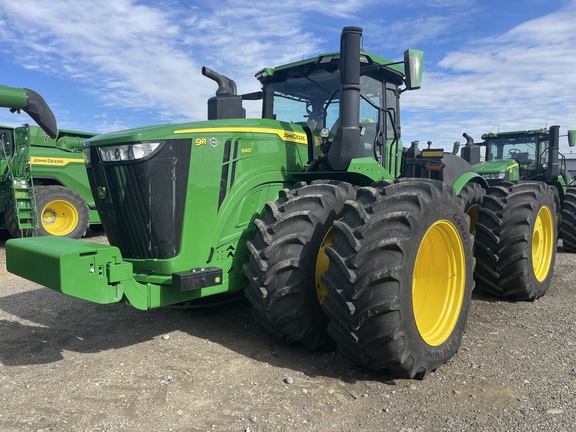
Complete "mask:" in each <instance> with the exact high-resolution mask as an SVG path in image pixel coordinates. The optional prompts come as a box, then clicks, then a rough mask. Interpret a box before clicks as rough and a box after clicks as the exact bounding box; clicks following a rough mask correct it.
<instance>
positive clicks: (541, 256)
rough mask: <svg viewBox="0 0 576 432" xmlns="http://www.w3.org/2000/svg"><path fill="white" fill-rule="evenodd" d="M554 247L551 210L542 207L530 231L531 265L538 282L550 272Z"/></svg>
mask: <svg viewBox="0 0 576 432" xmlns="http://www.w3.org/2000/svg"><path fill="white" fill-rule="evenodd" d="M554 247H555V245H554V223H553V220H552V212H551V211H550V209H549V208H548V207H542V208H541V209H540V211H539V212H538V216H536V222H535V223H534V232H533V233H532V267H533V269H534V276H536V279H538V282H542V281H543V280H544V279H546V276H548V273H549V272H550V266H551V263H552V257H553V255H554Z"/></svg>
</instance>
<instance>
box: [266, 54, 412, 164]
mask: <svg viewBox="0 0 576 432" xmlns="http://www.w3.org/2000/svg"><path fill="white" fill-rule="evenodd" d="M404 58H405V60H404V62H391V61H389V60H386V59H384V58H382V57H379V56H376V55H373V54H369V53H366V52H363V51H361V52H360V59H359V60H360V61H359V62H358V61H356V62H354V63H356V64H353V65H352V67H356V68H358V67H359V72H360V73H359V83H358V84H359V94H357V95H354V96H353V97H357V98H358V102H356V101H355V100H352V101H350V100H348V99H347V95H346V94H345V92H346V90H342V88H343V87H342V85H343V83H342V80H343V79H344V80H346V77H344V76H341V73H340V68H339V62H340V61H350V62H351V63H352V60H353V58H350V59H349V60H348V58H346V60H345V55H340V53H327V54H322V55H320V56H318V57H315V58H311V59H307V60H303V61H300V62H295V63H290V64H287V65H284V66H278V67H275V68H265V69H262V70H261V71H259V72H258V73H257V74H256V78H257V79H258V80H259V81H260V82H261V83H262V94H263V107H262V108H263V109H262V117H263V118H266V119H273V120H279V121H284V122H288V123H293V124H298V125H300V126H302V128H303V129H304V132H305V133H306V134H307V136H308V142H309V152H308V153H309V154H308V156H309V163H308V166H307V168H306V169H307V170H308V171H324V170H326V171H329V170H338V169H346V168H345V167H344V166H345V163H344V164H343V165H342V167H338V166H331V164H330V163H328V161H327V157H326V155H327V154H328V153H329V151H330V147H331V146H332V143H333V142H334V141H335V140H337V136H338V133H339V130H341V129H342V128H346V127H349V128H357V129H358V134H357V135H359V137H360V139H359V142H354V143H350V142H347V143H346V145H347V146H350V147H354V148H353V150H352V153H351V154H352V156H351V157H350V158H362V157H370V158H373V159H376V160H377V161H378V163H379V164H380V165H381V166H383V167H384V168H386V169H387V170H388V171H389V172H394V171H397V170H399V158H398V156H399V155H400V154H401V148H402V147H401V142H400V118H399V112H400V106H399V98H400V93H401V92H402V91H403V90H404V89H405V90H412V89H417V88H419V87H420V80H421V74H422V70H421V64H422V53H421V52H420V51H416V50H407V51H406V52H405V54H404ZM410 72H411V74H410ZM354 84H356V83H352V86H353V87H355V88H353V89H352V92H354V90H356V93H357V88H358V87H357V85H356V86H354ZM404 86H405V87H404ZM401 87H404V88H402V89H401ZM348 89H349V87H348ZM342 110H344V115H343V114H342ZM344 116H346V117H348V118H347V119H344V118H343V117H344ZM343 121H344V122H347V123H351V124H348V125H346V124H344V123H343ZM354 138H356V137H354ZM353 141H356V139H354V140H353ZM338 162H340V160H338ZM332 165H339V163H336V164H335V163H332ZM396 174H397V173H396Z"/></svg>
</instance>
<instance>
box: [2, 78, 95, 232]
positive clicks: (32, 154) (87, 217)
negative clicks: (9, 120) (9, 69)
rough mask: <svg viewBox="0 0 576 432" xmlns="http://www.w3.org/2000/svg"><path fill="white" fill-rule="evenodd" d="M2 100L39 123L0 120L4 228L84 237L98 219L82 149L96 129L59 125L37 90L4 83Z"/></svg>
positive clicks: (8, 106) (14, 109) (9, 106)
mask: <svg viewBox="0 0 576 432" xmlns="http://www.w3.org/2000/svg"><path fill="white" fill-rule="evenodd" d="M0 106H2V107H6V108H10V109H11V110H12V111H13V112H16V111H18V112H19V111H20V110H23V111H25V112H27V113H28V114H29V115H30V116H31V117H32V119H34V120H35V121H36V122H37V123H38V124H39V125H40V127H39V126H29V125H27V124H25V125H23V126H21V127H16V128H12V127H6V126H0V228H4V229H7V230H8V232H9V234H10V235H11V236H12V237H21V236H35V235H54V236H66V237H71V238H80V237H81V236H82V235H84V233H85V232H86V230H87V228H88V226H89V223H91V224H99V223H100V217H99V216H98V212H97V211H96V207H95V205H94V199H93V198H92V192H91V190H90V185H89V183H88V177H87V175H86V169H85V165H84V158H83V155H82V142H83V141H84V140H86V139H88V138H90V137H93V136H94V135H95V134H93V133H86V132H78V131H70V130H58V129H57V128H56V120H55V119H54V115H53V114H52V111H51V110H50V108H49V107H48V105H47V104H46V102H45V101H44V99H43V98H42V97H41V96H40V95H39V94H38V93H36V92H34V91H33V90H29V89H23V88H14V87H7V86H0Z"/></svg>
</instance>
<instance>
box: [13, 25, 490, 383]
mask: <svg viewBox="0 0 576 432" xmlns="http://www.w3.org/2000/svg"><path fill="white" fill-rule="evenodd" d="M361 36H362V29H361V28H358V27H346V28H344V29H343V31H342V35H341V49H340V51H339V52H332V53H327V54H322V55H319V56H318V57H315V58H311V59H308V60H303V61H299V62H296V63H291V64H288V65H284V66H279V67H275V68H266V69H263V70H261V71H260V72H258V73H257V75H256V77H257V79H258V80H259V81H260V82H261V84H262V90H261V91H259V92H255V93H250V94H244V95H238V94H237V92H236V84H235V83H234V81H232V80H231V79H229V78H227V77H225V76H223V75H220V74H218V73H216V72H214V71H212V70H210V69H208V68H203V70H202V72H203V74H204V75H206V76H207V77H209V78H211V79H213V80H214V81H216V82H217V84H218V90H217V92H216V96H214V97H212V98H210V99H209V101H208V121H199V122H194V123H185V124H174V125H159V126H151V127H145V128H138V129H132V130H126V131H120V132H114V133H109V134H105V135H99V136H96V137H93V138H91V139H89V140H87V141H86V142H85V144H84V155H85V160H86V166H87V171H88V177H89V180H90V184H91V187H92V191H93V193H94V195H95V198H96V206H97V208H98V211H99V214H100V217H101V220H102V224H103V226H104V229H105V231H106V234H107V236H108V238H109V242H110V246H107V245H102V244H92V243H88V242H81V241H75V240H71V239H65V238H54V237H53V238H47V237H45V238H34V239H13V240H9V241H8V242H7V243H6V254H7V267H8V270H9V271H10V272H12V273H15V274H18V275H20V276H23V277H25V278H27V279H30V280H32V281H35V282H38V283H40V284H43V285H45V286H47V287H49V288H51V289H54V290H57V291H60V292H62V293H65V294H68V295H71V296H74V297H78V298H81V299H85V300H89V301H93V302H97V303H103V304H105V303H112V302H118V301H123V302H127V303H129V304H131V305H132V306H134V307H136V308H138V309H150V308H156V307H162V306H167V305H172V304H177V303H183V302H193V301H201V300H202V299H205V298H208V297H210V296H224V297H228V296H230V295H231V294H232V293H237V292H239V291H240V290H242V289H244V292H245V295H246V297H247V298H248V300H249V302H250V304H251V311H252V315H253V316H254V318H255V319H256V321H257V322H258V323H260V324H261V325H262V326H264V327H265V328H266V329H268V330H269V331H270V332H272V333H274V334H276V335H277V336H278V337H280V338H281V339H283V340H285V341H288V342H296V343H300V344H302V345H304V346H305V347H306V348H308V349H310V350H323V349H331V348H332V347H334V346H337V348H338V350H339V351H340V352H341V353H342V354H344V355H345V356H347V357H348V358H350V359H352V360H354V361H357V362H358V363H359V364H361V365H363V366H365V367H367V368H370V369H374V370H384V369H385V370H387V371H388V373H390V374H392V375H394V376H398V377H410V378H423V377H424V376H425V375H426V374H427V373H429V372H430V371H433V370H435V369H436V368H437V367H439V366H440V365H441V364H443V363H444V362H446V361H447V360H448V359H450V358H451V357H452V355H453V354H454V353H455V352H456V351H457V350H458V348H459V346H460V344H461V338H462V334H463V332H464V329H465V324H466V321H467V316H468V311H469V307H470V301H471V292H472V289H473V286H474V279H473V268H474V257H473V242H474V240H473V236H472V234H471V232H470V231H471V224H470V217H469V216H468V214H467V212H468V213H472V212H473V210H472V209H474V208H477V207H478V206H479V200H481V197H482V195H483V194H482V192H483V191H484V189H485V188H486V187H487V183H486V181H485V180H484V179H483V178H482V177H481V176H479V175H478V174H477V173H476V172H475V171H474V169H473V168H472V166H471V165H470V164H469V163H467V162H465V161H464V160H463V159H462V158H459V157H457V156H455V155H453V154H449V153H445V152H444V151H443V150H436V149H431V148H429V149H423V150H420V149H418V147H417V146H416V145H413V146H412V147H410V148H408V149H403V147H402V143H401V136H400V118H399V112H400V109H399V108H400V107H399V98H400V95H401V93H402V92H403V91H405V90H414V89H417V88H419V87H420V82H421V74H422V53H421V52H419V51H415V50H407V51H406V52H405V55H404V61H401V62H392V61H389V60H386V59H384V58H382V57H380V56H377V55H374V54H370V53H367V52H364V51H361V50H360V40H361ZM243 100H262V118H260V119H246V118H245V110H244V108H243V107H242V101H243ZM39 269H42V270H41V271H40V270H39Z"/></svg>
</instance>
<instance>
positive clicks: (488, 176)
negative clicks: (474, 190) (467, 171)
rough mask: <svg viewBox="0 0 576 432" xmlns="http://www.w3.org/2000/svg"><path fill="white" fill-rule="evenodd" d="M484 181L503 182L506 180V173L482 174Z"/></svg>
mask: <svg viewBox="0 0 576 432" xmlns="http://www.w3.org/2000/svg"><path fill="white" fill-rule="evenodd" d="M482 177H484V178H485V179H486V180H504V179H505V178H506V173H498V174H482Z"/></svg>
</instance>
